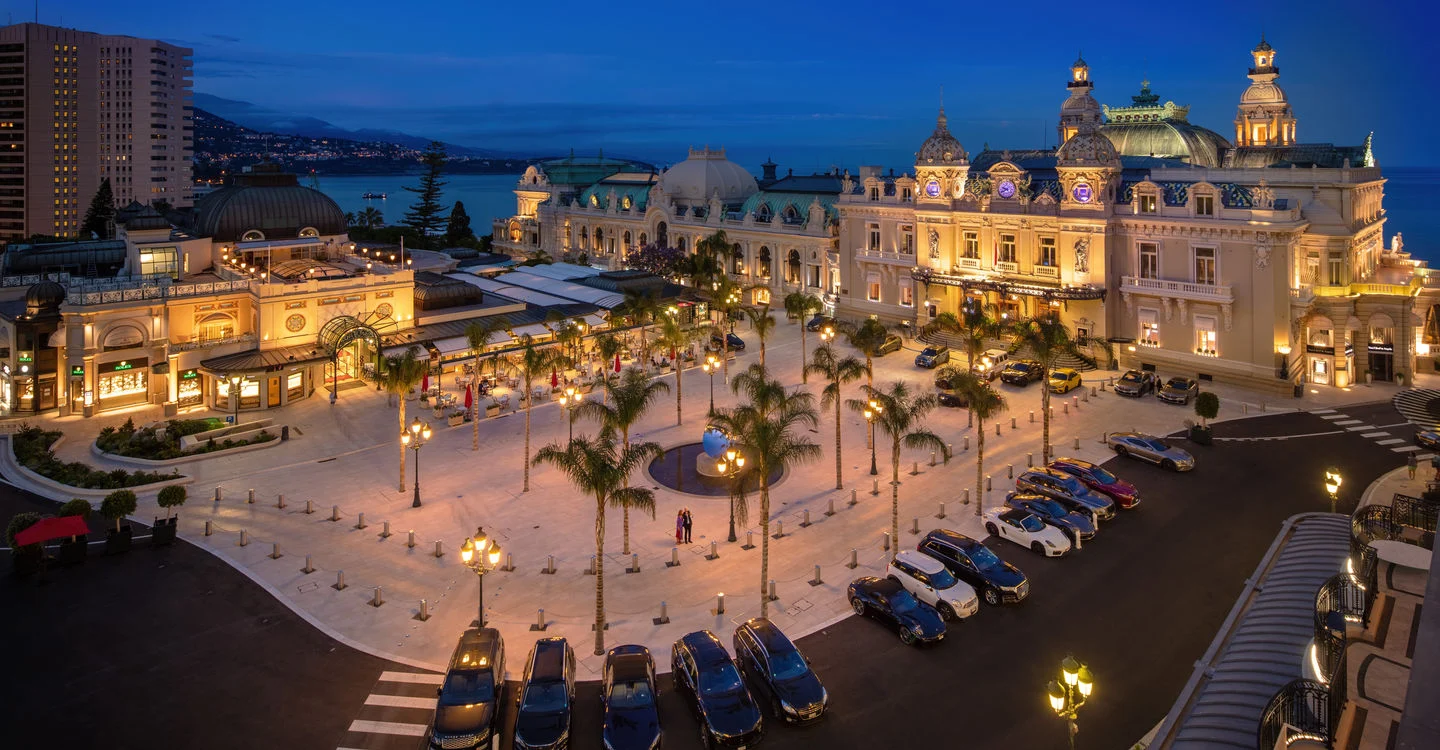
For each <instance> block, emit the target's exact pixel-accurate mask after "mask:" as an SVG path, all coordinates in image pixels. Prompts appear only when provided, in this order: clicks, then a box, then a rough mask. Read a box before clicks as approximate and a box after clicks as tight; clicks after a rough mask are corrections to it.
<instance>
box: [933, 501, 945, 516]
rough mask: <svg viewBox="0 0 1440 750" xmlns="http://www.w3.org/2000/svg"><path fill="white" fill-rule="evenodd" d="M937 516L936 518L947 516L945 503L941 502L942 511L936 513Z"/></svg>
mask: <svg viewBox="0 0 1440 750" xmlns="http://www.w3.org/2000/svg"><path fill="white" fill-rule="evenodd" d="M935 517H936V518H944V517H945V503H940V512H939V513H936V514H935Z"/></svg>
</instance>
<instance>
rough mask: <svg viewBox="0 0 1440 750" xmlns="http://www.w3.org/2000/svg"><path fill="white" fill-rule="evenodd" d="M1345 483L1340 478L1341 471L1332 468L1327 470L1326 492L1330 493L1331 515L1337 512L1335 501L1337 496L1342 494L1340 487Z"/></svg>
mask: <svg viewBox="0 0 1440 750" xmlns="http://www.w3.org/2000/svg"><path fill="white" fill-rule="evenodd" d="M1343 483H1344V480H1342V479H1341V478H1340V470H1339V469H1337V468H1335V467H1333V466H1332V467H1330V468H1328V469H1326V470H1325V491H1326V492H1328V493H1330V512H1331V513H1334V512H1335V501H1336V500H1337V497H1336V496H1337V495H1339V494H1340V485H1341V484H1343Z"/></svg>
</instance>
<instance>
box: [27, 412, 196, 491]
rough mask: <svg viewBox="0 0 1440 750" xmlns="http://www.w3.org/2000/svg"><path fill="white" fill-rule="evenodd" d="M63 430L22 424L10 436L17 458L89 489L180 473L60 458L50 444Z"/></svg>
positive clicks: (160, 479) (41, 471) (41, 472)
mask: <svg viewBox="0 0 1440 750" xmlns="http://www.w3.org/2000/svg"><path fill="white" fill-rule="evenodd" d="M60 434H61V433H60V432H59V431H58V430H43V429H41V428H39V427H32V426H30V425H28V424H26V425H21V426H20V429H19V430H18V431H16V432H15V434H14V435H11V436H10V444H11V446H12V447H13V448H14V449H15V459H16V460H17V461H19V462H20V465H21V466H24V467H25V468H27V469H29V470H31V471H33V472H35V473H36V474H39V475H40V476H43V477H45V478H46V479H51V480H54V481H56V482H59V483H61V484H67V485H70V486H71V487H79V488H81V489H87V490H113V489H120V488H123V487H138V486H140V485H142V484H155V483H156V482H163V481H165V480H167V479H175V478H178V477H179V476H180V472H178V471H171V472H170V473H169V474H161V473H159V472H154V471H126V470H125V469H112V470H110V471H105V470H103V469H97V468H95V467H93V466H90V465H89V464H84V463H81V462H79V461H68V462H67V461H61V460H60V459H58V458H56V457H55V454H54V452H52V451H51V450H50V446H52V445H54V444H55V441H56V440H59V439H60Z"/></svg>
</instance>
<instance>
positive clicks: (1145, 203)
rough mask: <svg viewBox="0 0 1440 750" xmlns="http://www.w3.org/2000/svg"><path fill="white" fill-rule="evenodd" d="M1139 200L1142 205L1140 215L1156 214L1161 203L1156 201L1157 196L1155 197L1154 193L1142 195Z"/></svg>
mask: <svg viewBox="0 0 1440 750" xmlns="http://www.w3.org/2000/svg"><path fill="white" fill-rule="evenodd" d="M1138 200H1139V201H1140V204H1139V205H1140V213H1142V214H1153V213H1155V209H1156V207H1157V206H1158V204H1159V201H1158V200H1157V199H1156V196H1155V194H1154V193H1142V194H1141V195H1140V196H1139V197H1138Z"/></svg>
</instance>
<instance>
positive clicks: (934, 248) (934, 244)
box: [929, 229, 940, 258]
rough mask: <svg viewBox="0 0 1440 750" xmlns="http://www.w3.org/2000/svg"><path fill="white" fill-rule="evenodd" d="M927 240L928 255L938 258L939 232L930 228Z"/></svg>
mask: <svg viewBox="0 0 1440 750" xmlns="http://www.w3.org/2000/svg"><path fill="white" fill-rule="evenodd" d="M929 240H930V257H932V258H938V257H940V233H939V232H937V231H935V230H934V229H931V230H930V234H929Z"/></svg>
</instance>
